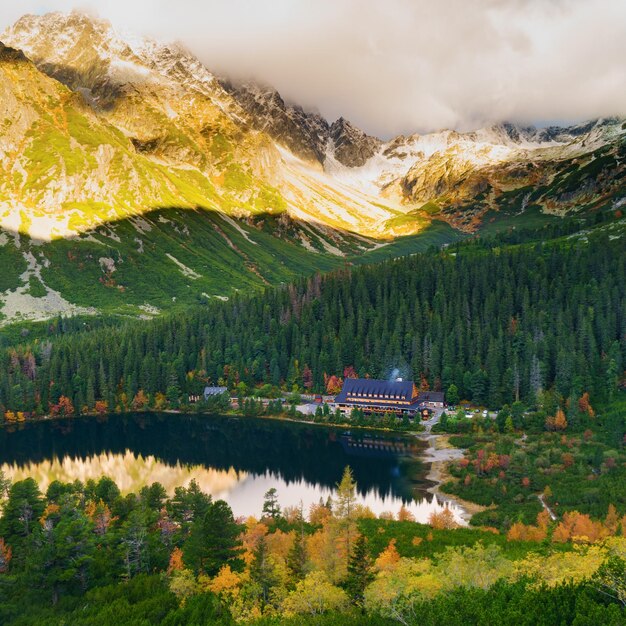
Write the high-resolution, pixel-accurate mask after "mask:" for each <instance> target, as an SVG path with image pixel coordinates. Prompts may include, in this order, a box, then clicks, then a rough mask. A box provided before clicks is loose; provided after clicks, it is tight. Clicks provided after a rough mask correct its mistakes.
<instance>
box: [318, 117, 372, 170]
mask: <svg viewBox="0 0 626 626" xmlns="http://www.w3.org/2000/svg"><path fill="white" fill-rule="evenodd" d="M330 138H331V139H332V142H333V148H334V156H335V158H336V159H337V160H338V161H339V162H340V163H343V164H344V165H347V166H348V167H360V166H361V165H364V164H365V162H366V161H368V160H369V159H370V158H371V157H372V156H374V154H376V152H377V151H378V149H379V148H380V146H381V145H382V143H383V142H382V141H381V140H380V139H378V138H376V137H371V136H370V135H367V134H366V133H364V132H363V131H362V130H361V129H360V128H357V127H356V126H355V125H354V124H352V123H351V122H349V121H348V120H347V119H345V118H343V117H340V118H339V119H338V120H336V121H335V122H333V123H332V125H331V127H330Z"/></svg>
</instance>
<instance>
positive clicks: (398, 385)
mask: <svg viewBox="0 0 626 626" xmlns="http://www.w3.org/2000/svg"><path fill="white" fill-rule="evenodd" d="M370 394H371V395H370ZM348 395H350V396H356V397H359V396H361V397H364V398H367V397H371V396H373V395H378V396H379V397H381V396H382V397H390V399H393V400H404V401H407V402H408V401H410V400H412V399H413V382H412V381H410V380H404V381H398V380H393V381H389V380H375V379H373V378H346V379H345V380H344V382H343V387H342V389H341V392H340V393H339V395H338V396H337V397H336V398H335V402H345V401H346V398H347V396H348Z"/></svg>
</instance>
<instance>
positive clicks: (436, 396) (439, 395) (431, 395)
mask: <svg viewBox="0 0 626 626" xmlns="http://www.w3.org/2000/svg"><path fill="white" fill-rule="evenodd" d="M418 400H419V401H420V402H443V401H444V393H443V391H421V392H420V395H419V398H418Z"/></svg>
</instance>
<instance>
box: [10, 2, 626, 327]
mask: <svg viewBox="0 0 626 626" xmlns="http://www.w3.org/2000/svg"><path fill="white" fill-rule="evenodd" d="M0 42H2V43H0V263H1V264H2V267H3V268H6V269H5V271H3V273H2V275H0V324H6V323H10V322H14V321H16V320H20V319H46V318H48V317H51V316H53V315H57V314H68V313H74V314H76V313H96V312H115V313H116V314H124V315H130V316H138V315H139V316H146V317H150V316H153V315H155V314H158V313H159V312H160V311H162V310H169V309H171V308H176V307H178V306H187V305H188V304H189V303H193V302H203V301H206V300H207V299H210V298H216V297H217V298H226V297H229V296H230V295H232V293H233V292H234V291H236V290H243V289H254V288H259V287H263V286H265V285H272V284H279V283H282V282H286V281H289V280H291V279H293V278H294V277H297V276H300V275H305V274H308V273H310V272H313V271H325V270H330V269H333V268H337V267H342V266H344V265H346V264H352V263H361V262H365V261H368V260H374V259H376V260H378V259H381V258H385V257H393V256H397V255H399V254H405V253H410V252H412V251H416V250H420V249H425V248H426V247H428V246H429V245H432V244H436V245H442V244H445V243H449V242H451V241H454V240H456V239H459V238H461V237H466V236H469V235H472V234H475V233H488V232H495V231H497V230H499V229H504V228H515V227H520V226H524V227H528V226H532V227H534V226H540V225H543V224H546V223H549V222H550V221H556V220H559V219H561V218H562V217H564V216H583V217H588V216H589V215H592V214H602V213H606V212H613V213H615V214H616V215H617V216H618V217H619V216H620V215H621V213H619V211H620V207H621V206H622V205H623V204H624V203H625V202H626V195H625V192H624V177H625V172H626V166H625V160H624V159H625V157H626V122H625V121H624V119H617V118H611V119H601V120H592V121H589V122H586V123H583V124H579V125H575V126H568V127H556V126H553V127H547V128H534V127H528V128H527V127H520V126H517V125H514V124H508V123H502V124H498V125H494V126H492V127H489V128H484V129H479V130H476V131H473V132H466V133H460V132H457V131H454V130H443V131H440V132H435V133H430V134H425V135H420V134H413V135H409V136H399V137H395V138H393V139H391V140H383V139H380V138H377V137H372V136H370V135H368V134H367V133H365V132H364V131H362V130H360V129H359V128H357V127H356V126H355V125H353V124H352V123H351V122H349V121H348V120H346V119H344V118H340V119H338V120H336V121H333V122H330V121H328V120H326V119H324V117H322V116H321V115H319V114H318V113H315V112H311V111H307V110H305V109H303V108H302V107H300V106H298V105H296V104H293V103H289V102H286V101H285V100H284V99H283V98H282V97H281V95H280V94H279V93H278V92H277V91H276V90H275V89H273V88H271V87H269V86H265V85H262V84H259V83H257V82H252V81H241V82H238V81H234V80H232V79H230V78H228V77H221V76H217V75H216V74H214V73H212V72H211V71H210V69H209V68H207V67H206V66H205V65H204V64H203V63H202V62H201V61H200V60H199V59H198V58H196V57H195V56H194V55H193V54H191V53H190V52H189V51H188V50H186V49H185V48H184V47H183V46H182V45H180V44H164V43H160V42H157V41H154V40H151V39H147V38H137V37H135V36H133V35H128V34H126V33H120V32H118V31H116V30H115V29H114V28H113V27H112V26H111V24H109V23H108V22H105V21H103V20H99V19H95V18H92V17H88V16H86V15H83V14H81V13H77V12H73V13H70V14H62V13H50V14H46V15H42V16H33V15H27V16H24V17H22V18H21V19H20V20H18V22H16V24H14V25H13V26H12V27H10V28H9V29H7V30H6V31H5V32H4V33H2V34H1V35H0Z"/></svg>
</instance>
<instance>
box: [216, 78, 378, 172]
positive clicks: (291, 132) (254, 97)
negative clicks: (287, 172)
mask: <svg viewBox="0 0 626 626" xmlns="http://www.w3.org/2000/svg"><path fill="white" fill-rule="evenodd" d="M222 84H223V85H224V87H225V89H226V90H227V91H228V92H229V93H230V94H231V95H232V96H233V97H234V98H235V99H236V100H237V102H238V103H239V104H240V105H241V106H242V108H243V109H244V110H245V112H246V120H247V122H248V123H249V124H250V125H252V126H253V127H254V128H256V129H257V130H261V131H264V132H267V133H268V134H269V135H270V136H271V137H273V138H274V139H275V140H276V141H277V142H278V143H280V144H282V145H284V146H285V147H287V148H288V149H289V150H290V151H291V152H293V153H294V154H295V155H296V156H299V157H300V158H302V159H304V160H307V161H311V162H316V163H319V164H320V165H322V166H324V165H325V163H326V159H327V158H328V157H329V156H331V157H332V158H334V159H336V160H337V161H338V162H339V163H341V164H342V165H345V166H347V167H360V166H362V165H364V164H365V163H366V162H367V161H368V159H370V158H371V157H372V156H373V155H374V154H375V153H376V151H377V150H378V148H380V146H381V145H382V143H383V142H382V141H381V140H380V139H377V138H376V137H371V136H369V135H367V134H366V133H364V132H363V131H362V130H360V129H358V128H357V127H356V126H354V125H353V124H351V123H350V122H349V121H348V120H346V119H344V118H343V117H341V118H339V119H338V120H336V121H335V122H333V123H332V124H329V123H328V121H327V120H325V119H324V118H323V117H322V116H321V115H319V114H317V113H312V112H307V111H305V110H304V109H303V108H302V107H300V106H298V105H293V104H287V103H285V101H284V100H283V99H282V97H281V95H280V94H279V93H278V92H277V91H276V90H275V89H273V88H271V87H261V86H259V85H258V84H256V83H250V82H248V83H239V84H235V83H232V82H229V81H226V80H224V81H222Z"/></svg>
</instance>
